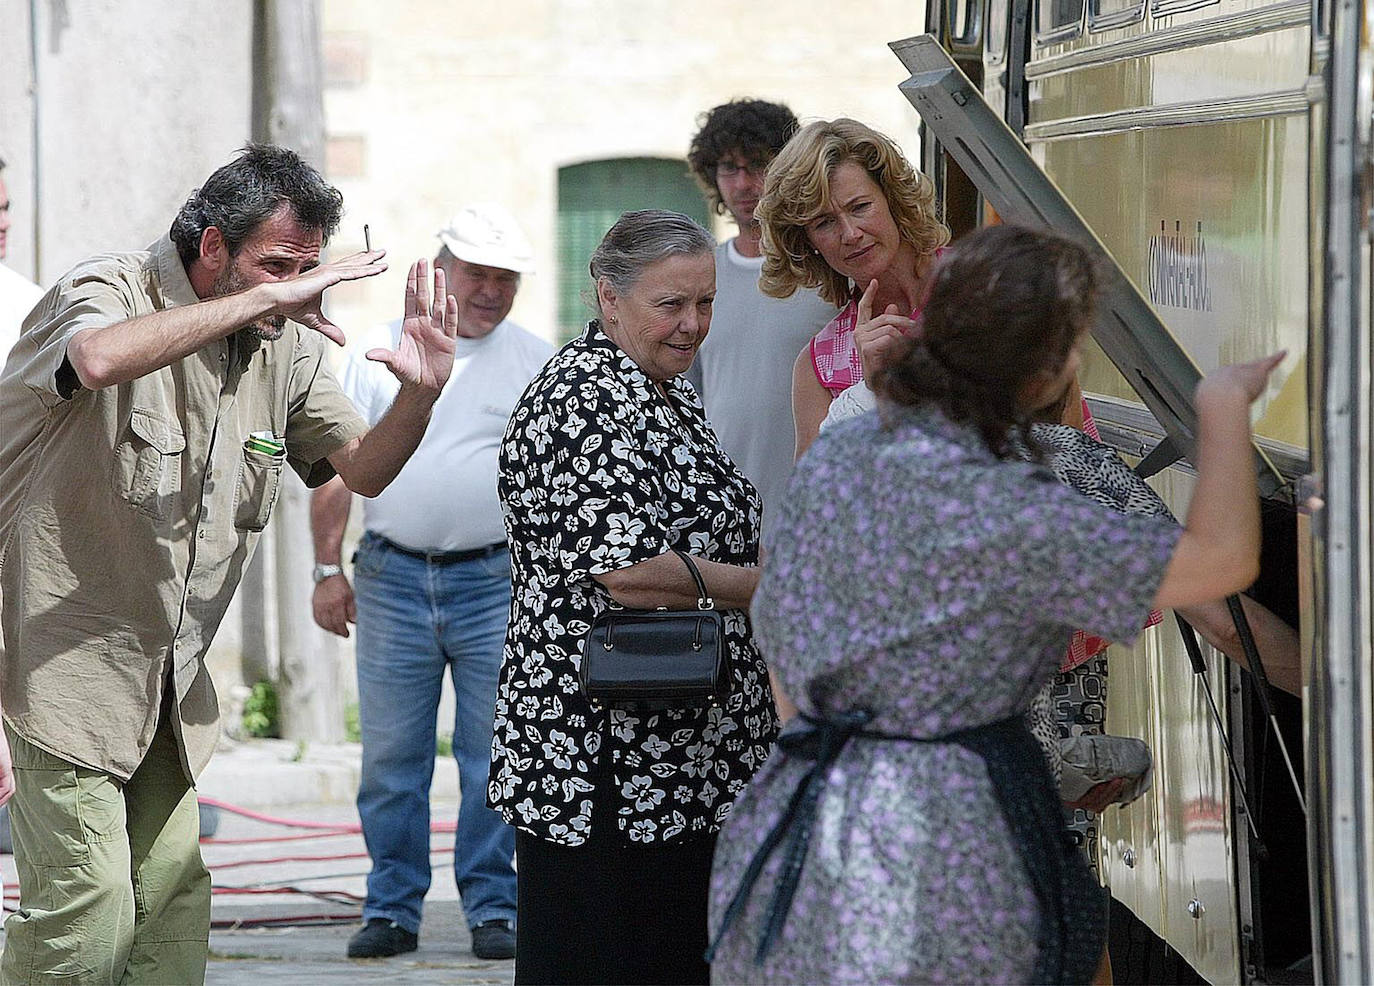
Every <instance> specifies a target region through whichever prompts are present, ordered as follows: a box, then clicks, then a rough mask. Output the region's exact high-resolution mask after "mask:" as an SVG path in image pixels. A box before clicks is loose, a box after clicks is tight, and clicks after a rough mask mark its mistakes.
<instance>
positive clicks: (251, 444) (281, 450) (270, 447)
mask: <svg viewBox="0 0 1374 986" xmlns="http://www.w3.org/2000/svg"><path fill="white" fill-rule="evenodd" d="M243 448H244V451H245V452H257V453H258V454H259V455H270V456H273V457H280V456H283V455H285V454H286V444H285V443H284V442H283V441H282V440H281V439H279V438H277V437H276V436H275V435H273V434H272V433H271V432H270V431H255V432H253V433H252V434H251V435H249V436H248V438H247V440H246V441H245V442H244V443H243Z"/></svg>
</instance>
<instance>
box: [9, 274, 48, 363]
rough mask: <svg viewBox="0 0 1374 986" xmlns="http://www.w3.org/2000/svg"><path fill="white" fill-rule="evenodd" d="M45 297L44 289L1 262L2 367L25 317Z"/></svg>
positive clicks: (16, 340)
mask: <svg viewBox="0 0 1374 986" xmlns="http://www.w3.org/2000/svg"><path fill="white" fill-rule="evenodd" d="M41 297H43V289H42V288H40V287H39V286H38V285H37V284H34V283H33V282H32V281H30V280H29V279H28V278H27V277H25V276H24V275H23V274H20V273H18V272H17V271H13V270H10V269H9V268H8V267H6V266H5V265H4V264H0V367H2V366H4V365H5V357H6V356H8V355H9V352H10V349H12V348H13V347H14V344H15V343H16V342H18V341H19V328H20V326H22V325H23V324H24V318H25V316H27V315H28V314H29V312H30V310H32V308H33V306H34V305H36V304H38V299H39V298H41Z"/></svg>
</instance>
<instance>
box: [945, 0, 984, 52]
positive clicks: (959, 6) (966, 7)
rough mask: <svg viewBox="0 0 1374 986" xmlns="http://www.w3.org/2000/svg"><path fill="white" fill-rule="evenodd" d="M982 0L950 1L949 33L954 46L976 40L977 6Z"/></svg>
mask: <svg viewBox="0 0 1374 986" xmlns="http://www.w3.org/2000/svg"><path fill="white" fill-rule="evenodd" d="M981 2H982V0H950V10H949V33H950V40H951V41H953V42H954V43H955V44H972V43H973V42H975V41H977V40H978V4H979V3H981Z"/></svg>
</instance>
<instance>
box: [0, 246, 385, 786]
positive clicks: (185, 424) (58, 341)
mask: <svg viewBox="0 0 1374 986" xmlns="http://www.w3.org/2000/svg"><path fill="white" fill-rule="evenodd" d="M197 300H198V299H197V298H196V295H195V292H194V291H193V290H192V288H191V283H190V281H189V280H188V279H187V276H186V271H185V269H184V268H183V267H182V264H181V260H180V258H179V257H178V256H177V251H176V247H175V246H174V245H173V244H172V242H171V240H170V239H169V238H167V237H165V236H164V237H163V238H162V239H161V240H159V241H158V242H157V243H155V244H153V246H151V247H150V248H149V249H148V250H146V251H141V252H136V253H123V254H106V255H103V256H97V257H93V258H91V259H90V260H87V261H86V262H84V263H82V264H81V265H79V266H78V267H76V268H75V269H74V270H72V271H71V272H70V273H68V274H67V275H66V276H65V277H63V278H62V279H61V281H59V282H58V283H57V284H56V285H55V286H54V287H53V288H52V290H50V291H49V292H48V293H47V294H46V295H45V296H44V298H43V299H42V301H41V302H40V303H39V305H38V307H37V308H35V309H34V311H33V313H32V314H31V315H30V317H29V319H28V320H27V321H26V322H25V324H24V334H23V336H22V337H21V339H20V341H19V342H18V344H17V345H16V346H15V347H14V349H13V351H12V352H11V354H10V357H9V361H8V362H7V363H6V365H5V369H4V372H3V373H0V589H2V590H3V598H4V619H3V624H4V633H5V657H4V660H3V665H0V705H2V706H3V708H4V714H5V721H6V722H7V723H9V725H10V726H11V727H12V728H13V729H14V730H15V731H17V732H18V733H19V734H20V735H21V736H23V737H24V738H25V739H26V740H28V741H29V742H31V743H33V744H35V745H37V746H40V747H42V748H44V749H46V750H48V751H49V752H51V753H54V754H57V755H58V756H60V757H63V758H64V759H67V760H70V761H73V762H75V763H78V764H82V765H85V766H88V767H93V768H95V769H98V770H102V771H107V772H109V773H111V774H114V775H115V776H116V777H120V778H128V777H129V776H130V775H132V774H133V772H134V770H135V769H136V768H137V767H138V765H139V763H140V762H141V761H142V759H143V755H144V754H145V753H146V752H147V750H148V747H149V746H150V745H151V743H152V741H153V733H154V732H155V731H156V729H157V722H158V714H159V709H160V707H161V705H162V701H163V692H164V689H165V686H166V685H167V683H168V682H169V681H170V682H171V683H172V684H173V686H174V688H175V698H176V703H175V704H176V708H177V710H178V712H179V715H178V716H177V717H176V719H175V720H174V723H173V725H174V726H176V727H177V728H176V732H177V735H178V736H179V737H180V740H181V744H182V750H183V753H184V756H185V764H186V768H187V771H188V773H189V775H190V776H191V777H192V778H195V777H196V776H197V775H198V774H199V773H200V771H201V769H202V768H203V767H204V766H205V764H206V763H207V762H208V761H209V759H210V754H211V753H212V752H213V750H214V747H215V741H216V739H217V738H218V735H219V707H218V703H217V702H216V699H215V691H214V687H213V685H212V684H211V682H210V675H209V673H208V672H207V671H206V668H205V664H204V660H203V658H204V655H205V651H206V648H207V647H208V645H209V643H210V639H211V638H212V637H213V636H214V633H215V631H216V629H218V627H219V623H220V620H221V619H223V617H224V612H225V609H226V608H227V607H228V605H229V600H230V598H231V597H232V596H233V593H234V590H235V589H236V588H237V587H238V583H239V579H240V577H241V575H242V574H243V569H244V566H245V565H246V564H247V563H248V559H249V556H250V555H251V553H252V551H253V548H254V545H255V543H256V542H257V538H258V534H259V532H260V531H261V530H262V529H263V526H264V525H265V524H266V523H267V518H268V515H269V514H270V513H271V511H272V505H273V503H274V502H275V500H276V497H277V491H278V485H279V483H280V482H281V480H282V467H283V465H284V464H286V463H289V464H290V465H291V467H292V468H293V469H294V470H295V471H296V472H297V473H298V474H299V475H300V476H301V477H302V478H303V479H304V480H305V481H306V483H307V484H308V485H312V486H313V485H318V484H320V483H322V482H324V481H325V480H327V479H328V478H329V477H330V476H332V475H333V469H332V468H331V467H330V465H329V463H328V462H327V461H326V459H325V457H326V456H327V455H329V454H330V453H332V452H334V451H335V450H337V449H338V448H340V447H341V446H343V445H344V444H346V443H347V442H349V441H350V440H352V439H354V438H356V437H358V436H360V435H362V434H363V433H364V432H365V431H366V430H367V426H366V424H365V423H364V422H363V420H362V418H360V417H359V416H358V414H357V412H356V411H354V409H353V406H352V405H351V404H350V403H349V402H348V400H347V398H345V397H344V395H343V393H342V392H341V391H340V390H339V387H338V384H337V383H336V382H335V379H334V377H333V375H332V374H331V373H330V372H329V369H328V367H327V366H326V364H325V361H324V358H323V357H324V342H323V340H322V339H321V337H320V336H319V335H318V334H316V333H314V332H311V331H310V330H308V329H303V328H299V327H298V326H296V325H295V323H292V322H288V323H287V325H286V331H285V333H284V334H283V336H282V337H281V339H279V340H278V341H276V342H272V343H261V344H260V343H258V342H257V340H256V339H251V338H249V337H247V336H246V334H245V333H236V334H235V335H233V336H230V337H229V338H226V339H222V340H219V341H217V342H214V343H212V344H210V345H208V346H205V347H204V348H202V349H201V350H199V351H198V352H195V353H193V354H191V355H190V356H187V357H185V358H184V359H181V360H179V361H177V362H176V363H173V364H172V365H171V366H167V367H164V368H163V369H161V370H158V371H156V372H154V373H149V374H148V375H146V376H143V377H140V378H138V379H137V380H132V381H130V382H128V383H124V384H120V385H119V386H115V387H106V388H104V389H102V390H95V391H88V390H83V389H78V390H76V392H75V393H73V394H71V395H69V396H64V395H63V394H62V393H60V392H59V386H58V382H57V373H58V370H59V368H60V367H61V366H62V363H63V360H64V359H65V356H66V352H67V344H68V342H69V341H70V340H71V337H72V335H73V334H74V333H76V332H78V331H80V330H82V329H88V328H97V327H100V326H104V325H110V324H113V323H116V322H119V321H123V320H124V319H127V318H131V317H134V316H137V315H145V314H149V313H151V312H154V311H160V310H163V309H167V308H171V307H173V306H176V305H190V304H195V303H196V301H197ZM264 433H265V434H268V435H270V436H273V437H275V438H276V439H278V440H279V441H281V442H283V443H284V444H285V446H286V452H285V454H284V455H281V456H273V455H270V454H263V453H262V452H260V451H256V450H254V449H250V448H248V447H246V441H247V439H248V438H249V437H250V436H251V435H255V434H258V435H261V434H264Z"/></svg>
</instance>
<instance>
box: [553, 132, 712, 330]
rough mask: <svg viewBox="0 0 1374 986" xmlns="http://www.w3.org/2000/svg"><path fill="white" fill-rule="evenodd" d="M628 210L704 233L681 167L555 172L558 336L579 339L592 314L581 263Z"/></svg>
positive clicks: (645, 163)
mask: <svg viewBox="0 0 1374 986" xmlns="http://www.w3.org/2000/svg"><path fill="white" fill-rule="evenodd" d="M632 209H671V210H673V211H674V212H681V213H683V214H685V215H688V216H691V217H692V218H693V219H695V220H696V221H697V222H699V223H701V224H702V225H703V226H705V227H706V228H707V229H710V225H711V223H710V216H709V214H708V212H707V211H706V202H705V200H704V199H703V198H702V196H701V190H700V189H699V188H698V187H697V185H696V182H694V181H693V180H692V178H691V175H689V174H688V173H687V163H686V162H685V161H675V160H671V159H664V158H648V157H638V158H617V159H614V160H609V161H588V162H586V163H584V164H574V165H569V166H568V167H566V168H560V169H559V170H558V336H559V341H560V342H566V341H567V340H569V339H571V338H573V337H574V336H577V335H579V334H581V332H582V327H583V325H585V324H586V321H587V319H589V318H591V316H592V314H593V309H592V308H591V307H590V306H589V304H588V302H586V301H584V300H583V297H582V296H583V294H584V293H585V294H586V295H587V296H588V297H589V298H590V296H591V294H592V282H591V276H590V275H589V274H588V273H587V263H588V262H589V261H590V260H591V257H592V251H593V250H595V249H596V246H597V244H598V243H600V242H601V238H602V237H603V236H605V235H606V230H608V229H610V228H611V225H612V224H613V223H614V222H615V221H616V220H617V219H619V218H620V214H621V213H622V212H629V211H630V210H632Z"/></svg>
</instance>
